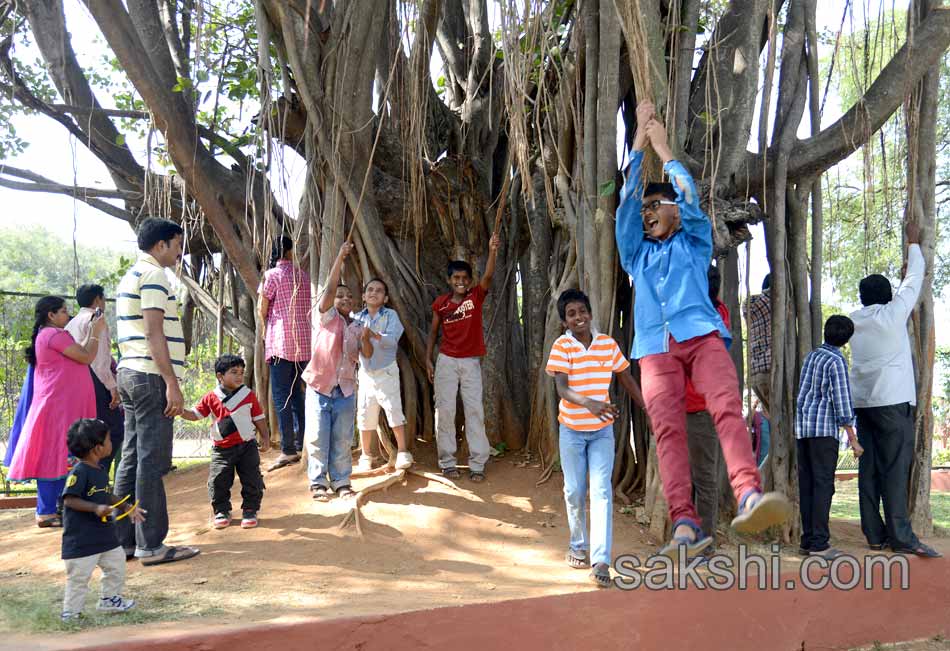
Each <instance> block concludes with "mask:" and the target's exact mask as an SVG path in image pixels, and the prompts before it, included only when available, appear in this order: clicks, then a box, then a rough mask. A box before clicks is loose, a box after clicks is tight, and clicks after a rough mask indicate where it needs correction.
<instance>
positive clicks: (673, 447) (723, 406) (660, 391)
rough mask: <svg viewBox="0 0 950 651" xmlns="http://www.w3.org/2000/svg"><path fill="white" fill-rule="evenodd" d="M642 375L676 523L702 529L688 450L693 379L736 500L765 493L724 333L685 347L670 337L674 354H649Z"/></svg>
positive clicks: (665, 492)
mask: <svg viewBox="0 0 950 651" xmlns="http://www.w3.org/2000/svg"><path fill="white" fill-rule="evenodd" d="M640 376H641V384H642V388H643V398H644V400H645V401H646V406H647V414H648V415H649V416H650V422H651V423H652V425H653V432H654V434H655V435H656V451H657V456H658V458H659V463H660V479H661V480H662V482H663V495H664V497H666V501H667V504H669V509H670V519H671V520H672V521H673V522H674V523H676V522H678V521H682V520H689V521H691V522H692V523H693V524H695V525H696V526H697V527H698V526H700V520H699V516H698V515H697V513H696V507H695V506H694V504H693V499H692V481H691V475H690V467H689V454H688V452H687V447H686V378H687V377H689V379H690V380H691V381H692V383H693V386H694V387H695V388H696V391H697V393H699V394H700V395H701V396H703V397H704V398H705V399H706V410H707V411H708V412H709V413H710V414H711V415H712V418H713V422H714V423H715V424H716V432H717V433H718V434H719V443H720V445H721V446H722V454H723V457H725V460H726V468H727V469H728V471H729V482H730V483H731V484H732V491H733V493H735V496H736V501H739V500H741V499H742V497H743V496H744V495H745V494H746V493H748V492H749V491H761V490H762V482H761V479H760V477H759V471H758V468H757V467H756V465H755V457H754V456H753V454H752V440H751V437H750V436H749V430H748V428H747V427H746V424H745V421H744V420H743V418H742V399H741V397H740V396H739V380H738V378H737V376H736V367H735V366H734V365H733V363H732V358H731V357H729V353H728V352H727V351H726V347H725V345H724V344H723V342H722V339H721V338H720V337H719V334H718V333H716V332H712V333H710V334H708V335H704V336H702V337H694V338H692V339H687V340H686V341H684V342H682V343H680V342H677V341H675V340H674V339H673V338H672V337H670V346H669V352H668V353H659V354H656V355H647V356H646V357H643V358H642V359H641V360H640Z"/></svg>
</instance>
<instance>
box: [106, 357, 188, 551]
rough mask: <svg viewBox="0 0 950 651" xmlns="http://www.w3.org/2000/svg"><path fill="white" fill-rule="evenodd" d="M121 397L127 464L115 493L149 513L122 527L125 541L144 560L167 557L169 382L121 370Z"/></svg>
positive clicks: (122, 465) (121, 537) (123, 521)
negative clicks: (166, 491)
mask: <svg viewBox="0 0 950 651" xmlns="http://www.w3.org/2000/svg"><path fill="white" fill-rule="evenodd" d="M118 383H119V398H120V399H121V400H122V408H123V409H124V410H125V441H124V442H123V443H122V460H121V461H119V467H118V469H117V470H116V472H115V489H114V490H113V492H114V493H115V495H116V496H118V497H119V498H120V499H121V498H123V497H125V496H126V495H131V497H130V498H129V499H130V501H131V502H134V501H135V500H138V501H139V506H140V507H141V508H142V510H144V511H146V512H147V513H148V515H147V516H146V519H145V522H140V523H138V524H135V525H133V524H132V522H131V520H130V519H129V518H123V519H121V520H119V521H118V522H117V523H116V533H118V536H119V543H120V544H121V545H122V547H124V548H125V551H126V552H130V551H132V550H133V549H135V555H136V556H138V557H140V558H141V557H147V556H154V555H155V554H157V553H161V551H162V550H163V549H164V546H165V536H167V535H168V504H167V502H166V499H165V483H164V481H163V480H162V477H163V476H164V475H165V474H166V473H167V472H168V470H169V469H170V468H171V466H172V434H173V430H172V423H173V422H174V420H173V419H172V418H168V417H166V416H165V413H164V412H165V406H166V402H165V380H163V379H162V376H161V375H156V374H154V373H142V372H140V371H133V370H132V369H128V368H120V369H119V377H118Z"/></svg>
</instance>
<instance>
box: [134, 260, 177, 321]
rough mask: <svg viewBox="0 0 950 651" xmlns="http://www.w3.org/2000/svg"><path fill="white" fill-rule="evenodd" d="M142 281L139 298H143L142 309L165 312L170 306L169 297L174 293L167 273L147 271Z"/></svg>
mask: <svg viewBox="0 0 950 651" xmlns="http://www.w3.org/2000/svg"><path fill="white" fill-rule="evenodd" d="M140 280H141V284H140V285H139V296H140V297H141V306H142V309H143V310H161V311H162V312H164V311H165V308H166V307H167V306H168V297H169V296H170V295H171V293H172V291H171V287H170V286H169V284H168V277H167V276H165V272H164V271H162V270H161V269H156V270H155V271H147V272H145V273H143V274H142V277H141V279H140Z"/></svg>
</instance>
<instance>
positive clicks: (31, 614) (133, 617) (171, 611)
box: [0, 576, 225, 633]
mask: <svg viewBox="0 0 950 651" xmlns="http://www.w3.org/2000/svg"><path fill="white" fill-rule="evenodd" d="M3 580H4V583H5V584H6V585H5V589H4V590H3V591H0V631H2V630H8V631H12V630H15V631H17V632H18V633H52V632H67V633H72V632H77V631H82V630H86V629H94V628H100V627H103V626H120V625H128V624H144V623H147V622H158V621H162V622H167V621H172V620H177V619H185V618H194V617H217V616H221V615H224V614H225V611H224V609H222V608H217V607H212V606H209V605H207V604H206V603H204V602H203V601H202V600H201V599H200V598H196V597H195V596H194V595H192V594H191V593H190V592H189V591H187V590H183V591H175V592H170V591H162V592H152V593H150V594H148V595H147V598H146V599H145V601H146V602H147V605H144V604H141V603H139V604H138V605H137V606H136V608H134V609H133V610H130V611H129V612H126V613H120V614H103V613H98V612H96V600H97V599H98V596H99V586H98V580H96V579H93V581H92V582H91V584H90V589H89V594H88V595H87V596H86V607H85V609H84V612H83V618H82V619H81V620H80V621H78V622H69V623H64V622H62V621H61V620H60V618H59V614H60V612H61V611H62V605H63V586H62V585H60V584H58V583H57V584H53V585H44V586H38V585H37V584H35V583H30V581H31V580H33V581H35V579H34V578H33V577H29V576H23V577H16V579H13V580H11V579H9V578H4V579H3ZM132 583H133V581H129V585H130V586H131V584H132ZM7 588H9V589H7ZM129 593H130V595H131V594H132V593H135V594H140V593H141V588H139V589H135V588H133V589H130V590H129Z"/></svg>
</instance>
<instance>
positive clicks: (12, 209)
mask: <svg viewBox="0 0 950 651" xmlns="http://www.w3.org/2000/svg"><path fill="white" fill-rule="evenodd" d="M882 1H883V2H885V3H886V4H885V7H886V8H888V9H889V8H890V7H891V6H893V5H892V4H891V2H890V0H854V2H853V6H854V19H853V21H854V25H855V27H860V26H861V25H862V24H863V16H864V15H870V16H874V15H876V14H877V13H878V11H879V9H880V6H881V2H882ZM65 4H66V10H67V24H68V26H69V30H70V33H71V35H72V38H73V46H74V48H75V49H76V51H77V54H78V56H79V59H80V63H82V64H84V65H87V66H92V65H93V63H94V62H95V61H96V60H97V57H98V53H99V52H101V51H102V48H103V45H102V44H101V43H97V42H96V37H97V36H98V28H97V27H96V26H95V23H94V22H93V21H92V19H91V17H90V16H89V14H88V11H87V10H86V9H85V8H84V7H82V5H81V3H79V2H78V1H77V0H66V3H65ZM842 8H843V3H842V2H841V1H840V0H838V1H835V2H821V3H819V9H818V17H817V18H818V27H819V30H821V29H831V30H834V31H837V29H838V28H839V26H840V24H841V16H842ZM848 22H849V23H850V22H851V21H850V19H849V21H848ZM847 30H848V25H847V24H846V31H847ZM14 56H15V57H17V58H25V59H28V60H33V59H35V58H37V57H38V52H36V51H26V52H24V51H22V49H21V50H20V51H14ZM99 99H100V102H101V103H103V105H108V98H105V97H100V98H99ZM773 105H774V101H773ZM841 111H842V107H840V106H839V105H838V102H837V101H836V97H835V96H834V93H833V92H832V93H830V95H829V101H828V105H827V107H826V111H825V114H824V115H823V119H822V123H823V125H824V126H827V125H829V124H831V123H832V122H833V121H834V120H836V119H837V118H838V117H839V116H840V114H841ZM14 124H15V126H16V129H17V135H18V136H19V137H20V138H22V139H23V140H25V141H27V142H29V143H31V144H30V146H29V147H28V148H27V149H26V151H25V152H23V153H22V154H20V155H18V156H16V157H13V158H11V159H10V160H8V161H4V162H7V163H8V164H10V165H13V166H15V167H20V168H26V169H30V170H35V171H37V172H39V173H40V174H42V175H44V176H46V177H48V178H51V179H53V180H55V181H57V182H60V183H66V184H71V183H73V181H74V180H75V183H76V184H77V185H80V186H91V187H101V188H111V187H114V186H113V184H112V181H111V179H110V178H109V176H108V174H107V173H106V172H105V168H104V166H103V165H102V164H101V163H100V162H99V161H98V160H97V159H96V158H95V157H94V156H92V155H91V154H90V153H88V151H87V150H86V149H85V147H83V146H82V145H81V144H79V143H76V142H75V141H74V139H73V138H72V137H71V136H69V134H68V133H67V132H66V131H65V129H63V128H62V127H60V126H59V125H57V124H55V123H54V122H52V121H51V120H49V119H48V118H43V117H26V116H19V117H17V118H15V120H14ZM809 129H810V126H809V124H808V119H807V112H806V118H805V120H803V123H802V127H801V132H800V135H801V136H807V135H808V133H809ZM756 132H757V129H756V128H753V133H756ZM130 144H131V146H133V148H134V147H135V143H131V141H130ZM753 144H754V143H753ZM139 160H144V157H143V156H140V157H139ZM283 160H284V166H283V167H284V183H282V184H279V185H278V187H277V195H278V197H277V198H278V201H279V202H280V203H281V204H282V205H283V206H284V208H285V210H287V211H288V212H289V213H290V214H296V211H297V204H298V201H299V197H300V194H301V192H302V187H303V181H304V175H305V172H306V169H305V165H304V163H303V161H302V159H300V157H299V156H297V155H296V154H295V153H293V152H290V151H289V150H285V154H284V156H283ZM0 205H4V206H6V207H7V208H6V210H5V211H4V212H5V217H4V219H3V222H2V223H4V224H5V225H24V226H32V225H42V226H44V227H45V228H47V229H49V230H50V231H51V232H53V233H54V234H55V235H56V236H58V237H60V238H62V239H64V240H66V241H70V240H72V238H73V237H75V239H76V241H77V242H79V243H81V244H88V245H91V246H99V245H107V246H108V247H109V248H111V249H114V250H117V251H121V252H125V253H134V252H135V249H136V247H135V236H134V233H133V232H132V229H131V227H129V225H128V224H126V223H125V222H122V221H120V220H118V219H115V218H113V217H110V216H108V215H106V214H104V213H101V212H99V211H98V210H96V209H94V208H91V207H89V206H87V205H86V204H84V203H82V202H81V201H75V200H73V199H72V198H71V197H68V196H63V195H52V194H43V193H28V192H22V191H16V190H11V189H7V188H0ZM762 230H763V229H762V227H761V226H757V227H754V228H753V229H752V232H753V236H754V239H753V241H752V243H751V256H752V263H751V265H750V267H751V273H750V278H749V284H750V286H751V287H752V288H753V293H755V292H756V289H757V288H758V287H760V286H761V283H762V279H763V278H764V276H765V274H766V273H767V272H768V266H767V262H766V255H765V245H764V237H763V232H762ZM739 253H740V265H739V267H740V273H742V274H744V271H745V260H744V257H745V247H741V248H740V252H739ZM740 284H741V286H743V287H744V285H745V279H744V278H742V279H741V283H740ZM0 289H5V290H16V288H14V287H0ZM836 298H840V301H837V302H839V303H840V304H842V305H843V306H844V307H853V306H855V305H854V303H855V301H854V300H853V299H852V300H848V297H836ZM936 307H937V330H936V331H937V341H938V344H939V345H950V328H948V327H947V326H946V325H945V324H948V322H950V318H948V317H950V303H948V302H947V301H944V300H942V299H941V300H940V301H938V304H937V306H936Z"/></svg>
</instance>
